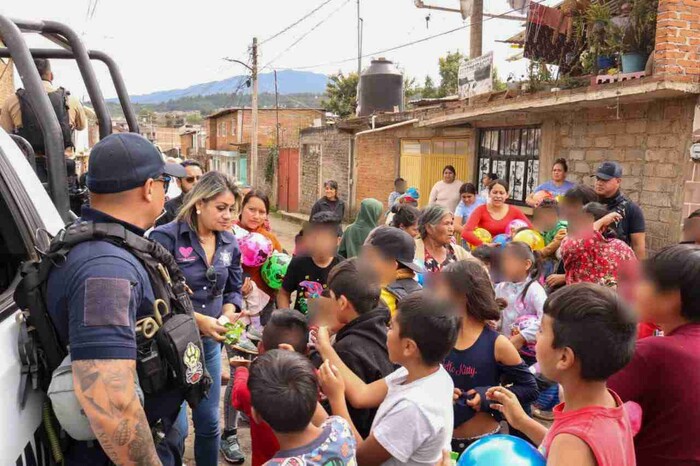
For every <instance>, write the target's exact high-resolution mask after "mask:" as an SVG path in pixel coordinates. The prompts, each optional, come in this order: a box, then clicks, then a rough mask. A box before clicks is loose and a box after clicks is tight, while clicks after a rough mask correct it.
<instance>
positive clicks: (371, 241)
mask: <svg viewBox="0 0 700 466" xmlns="http://www.w3.org/2000/svg"><path fill="white" fill-rule="evenodd" d="M366 244H367V245H369V246H373V247H375V248H377V249H378V250H379V252H380V254H381V255H383V256H384V257H386V258H387V259H394V260H395V261H396V262H398V263H399V264H401V265H404V266H406V267H408V268H409V269H411V270H413V271H414V272H416V273H423V269H422V268H421V267H420V266H419V265H417V264H414V263H413V259H414V257H415V255H416V242H415V241H414V239H413V238H411V235H409V234H408V233H406V232H405V231H403V230H401V229H399V228H394V227H390V226H380V227H378V228H375V229H374V231H372V233H370V236H369V238H368V239H367V243H366Z"/></svg>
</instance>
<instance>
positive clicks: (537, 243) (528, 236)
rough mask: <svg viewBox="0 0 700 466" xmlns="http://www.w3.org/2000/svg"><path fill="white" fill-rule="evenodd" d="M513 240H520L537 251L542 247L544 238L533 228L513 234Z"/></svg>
mask: <svg viewBox="0 0 700 466" xmlns="http://www.w3.org/2000/svg"><path fill="white" fill-rule="evenodd" d="M513 241H520V242H521V243H525V244H527V245H528V246H530V247H531V248H532V250H533V251H539V250H540V249H543V248H544V238H543V237H542V235H541V234H540V233H539V232H538V231H535V230H522V231H519V232H518V233H516V234H515V236H514V237H513Z"/></svg>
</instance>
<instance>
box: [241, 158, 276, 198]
mask: <svg viewBox="0 0 700 466" xmlns="http://www.w3.org/2000/svg"><path fill="white" fill-rule="evenodd" d="M270 157H271V155H270V150H269V149H268V148H266V147H261V148H260V149H259V150H258V172H257V173H256V174H255V179H254V180H253V182H252V183H250V182H249V184H250V185H251V186H254V187H255V188H256V189H260V190H262V191H263V192H264V193H265V194H267V195H268V196H269V198H270V205H271V206H276V205H277V187H276V179H275V180H272V182H269V181H267V180H266V179H265V173H266V172H267V164H268V162H269V160H270ZM248 176H249V178H248V179H249V180H250V164H248ZM273 186H274V187H275V188H274V189H273Z"/></svg>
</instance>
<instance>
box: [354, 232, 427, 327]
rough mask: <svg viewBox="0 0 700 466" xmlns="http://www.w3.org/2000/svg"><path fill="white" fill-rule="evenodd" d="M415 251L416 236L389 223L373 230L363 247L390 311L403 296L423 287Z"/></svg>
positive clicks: (363, 258) (384, 301) (366, 260)
mask: <svg viewBox="0 0 700 466" xmlns="http://www.w3.org/2000/svg"><path fill="white" fill-rule="evenodd" d="M415 255H416V242H415V240H414V239H413V238H411V237H410V236H409V235H408V233H406V232H405V231H401V230H399V229H398V228H394V227H387V226H381V227H379V228H377V229H376V230H374V231H373V232H372V233H371V234H370V236H369V237H368V238H367V242H366V243H365V246H364V247H363V249H362V255H361V258H362V262H363V263H364V264H367V265H368V266H369V267H370V269H371V270H372V271H373V272H374V273H375V274H376V275H377V278H378V279H379V283H380V284H381V287H382V288H381V298H382V302H383V303H384V304H385V305H386V306H387V307H388V308H389V312H391V315H394V314H395V313H396V306H397V305H398V303H399V302H400V301H401V300H402V299H403V298H404V297H406V296H407V295H408V294H410V293H413V292H414V291H418V290H420V289H421V286H420V285H419V284H418V282H416V280H415V275H416V273H422V272H423V270H422V269H421V268H420V267H419V266H417V265H416V264H414V263H413V259H414V257H415Z"/></svg>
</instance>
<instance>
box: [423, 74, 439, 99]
mask: <svg viewBox="0 0 700 466" xmlns="http://www.w3.org/2000/svg"><path fill="white" fill-rule="evenodd" d="M421 95H422V96H423V98H424V99H434V98H435V97H437V89H436V88H435V83H434V82H433V78H431V77H430V76H426V77H425V82H424V83H423V91H422V93H421Z"/></svg>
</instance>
